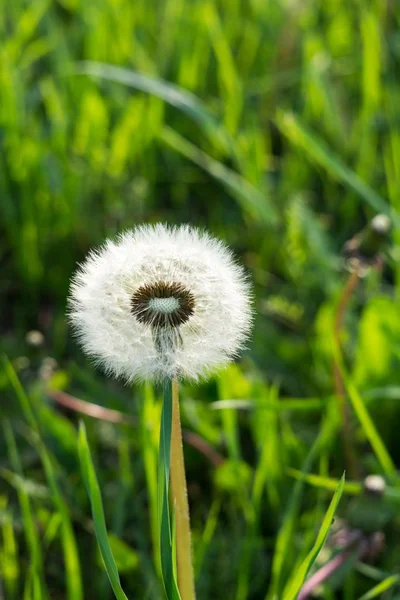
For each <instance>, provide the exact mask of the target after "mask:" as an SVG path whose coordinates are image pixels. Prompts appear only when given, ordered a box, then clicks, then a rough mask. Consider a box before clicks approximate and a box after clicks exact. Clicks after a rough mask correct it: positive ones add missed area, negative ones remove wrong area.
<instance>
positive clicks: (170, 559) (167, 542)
mask: <svg viewBox="0 0 400 600" xmlns="http://www.w3.org/2000/svg"><path fill="white" fill-rule="evenodd" d="M171 429H172V381H171V380H170V379H166V380H165V383H164V402H163V407H162V412H161V428H160V450H159V458H158V518H159V527H160V553H161V572H162V579H163V584H164V590H165V594H166V597H167V600H180V594H179V590H178V585H177V583H176V578H175V573H174V571H175V569H174V556H175V553H174V543H173V535H172V527H171V517H170V514H169V501H168V489H169V472H170V455H171Z"/></svg>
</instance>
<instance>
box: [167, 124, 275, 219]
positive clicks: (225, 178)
mask: <svg viewBox="0 0 400 600" xmlns="http://www.w3.org/2000/svg"><path fill="white" fill-rule="evenodd" d="M160 139H161V140H162V141H163V142H164V143H165V144H167V145H168V146H169V147H170V148H172V149H173V150H175V151H176V152H179V154H182V156H184V157H186V158H187V159H188V160H190V161H191V162H193V163H194V164H195V165H198V166H199V167H200V168H201V169H203V170H204V171H206V172H207V173H209V175H211V176H212V177H214V178H215V179H216V180H217V181H219V182H220V183H222V184H223V185H224V186H225V187H226V188H227V191H228V192H229V193H230V194H231V195H232V196H233V197H234V198H235V199H236V200H237V201H238V202H239V204H240V205H241V207H242V209H243V210H244V211H245V212H246V213H247V214H248V215H250V217H251V218H253V219H255V220H256V219H260V220H261V222H263V223H265V224H268V225H273V224H276V223H277V222H278V213H277V211H276V208H275V207H274V205H273V204H272V202H271V201H270V199H269V198H268V197H267V195H266V194H265V193H262V192H260V191H259V190H258V189H257V188H255V187H254V186H253V185H252V184H251V183H250V182H249V181H247V180H246V179H244V178H243V177H242V176H241V175H239V174H238V173H235V172H234V171H232V170H231V169H229V168H228V167H226V166H225V165H223V164H222V163H221V162H219V161H217V160H215V159H214V158H212V157H211V156H209V155H208V154H206V153H205V152H203V151H202V150H200V149H199V148H198V147H197V146H195V145H194V144H192V143H190V142H188V141H187V140H186V139H185V138H184V137H182V136H181V135H179V134H178V133H177V132H176V131H174V130H173V129H171V128H170V127H163V129H162V130H161V132H160Z"/></svg>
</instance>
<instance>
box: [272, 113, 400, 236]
mask: <svg viewBox="0 0 400 600" xmlns="http://www.w3.org/2000/svg"><path fill="white" fill-rule="evenodd" d="M276 124H277V126H278V127H279V129H280V130H281V131H282V133H283V134H284V135H285V136H286V137H287V138H288V139H289V140H290V141H291V142H292V143H293V144H295V145H296V146H299V147H300V148H302V149H303V150H304V151H305V152H306V153H307V154H308V156H309V157H310V158H311V160H313V161H314V162H316V163H317V164H319V165H320V166H322V167H323V168H324V169H326V170H327V171H328V173H330V174H331V175H332V177H334V178H335V179H337V180H338V181H340V182H342V183H343V184H345V185H346V186H347V187H348V188H350V189H351V190H353V191H354V192H356V194H357V195H358V196H360V198H362V199H363V200H364V201H365V202H367V204H369V205H370V206H371V207H372V208H373V209H374V210H376V211H378V212H381V213H384V214H386V215H391V217H392V219H393V220H395V221H396V224H397V225H399V224H400V217H399V216H398V215H397V214H396V213H394V212H393V211H391V209H390V206H389V204H388V203H387V202H386V201H385V200H384V199H383V198H382V197H381V196H380V195H379V194H378V193H377V192H375V191H374V190H373V189H372V188H371V187H370V186H369V185H367V184H366V183H365V181H363V180H362V179H361V178H360V177H359V176H358V175H357V174H356V173H354V171H352V170H351V169H350V168H349V167H347V166H346V165H345V164H344V163H343V162H342V161H341V160H340V158H338V156H337V155H336V154H334V153H333V152H332V150H331V149H330V148H329V147H328V146H326V145H325V144H324V143H323V142H322V141H321V140H320V139H319V138H318V137H317V136H316V135H315V134H314V133H312V132H311V131H309V130H308V129H307V128H306V127H305V126H304V125H303V124H302V123H301V122H300V121H299V119H298V118H297V117H296V115H295V114H293V113H291V112H286V111H282V110H280V111H278V113H277V116H276Z"/></svg>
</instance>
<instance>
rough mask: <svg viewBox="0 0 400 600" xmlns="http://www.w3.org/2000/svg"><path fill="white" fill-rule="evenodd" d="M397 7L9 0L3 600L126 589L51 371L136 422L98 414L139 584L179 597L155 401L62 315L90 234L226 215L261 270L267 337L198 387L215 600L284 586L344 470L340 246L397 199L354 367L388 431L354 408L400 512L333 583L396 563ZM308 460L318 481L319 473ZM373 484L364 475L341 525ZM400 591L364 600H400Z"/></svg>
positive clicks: (121, 559)
mask: <svg viewBox="0 0 400 600" xmlns="http://www.w3.org/2000/svg"><path fill="white" fill-rule="evenodd" d="M399 8H400V5H399V3H398V1H397V0H367V1H365V2H361V1H357V0H351V1H347V2H345V1H344V0H331V1H330V2H322V1H320V0H302V1H300V0H279V1H278V0H276V1H268V2H266V1H265V0H251V1H249V2H241V1H239V0H229V1H228V0H192V1H191V2H184V1H183V0H159V1H154V0H153V1H151V0H147V1H144V0H135V1H134V2H132V1H130V0H96V2H87V3H84V2H80V1H79V0H59V1H58V2H56V1H55V0H44V1H42V0H34V1H33V2H26V1H23V0H13V2H12V3H11V2H6V0H3V2H2V4H1V8H0V30H1V40H2V43H1V46H0V139H1V156H0V160H1V167H0V211H1V212H0V215H1V222H0V233H1V237H0V262H1V272H2V277H1V281H0V303H1V304H0V310H1V315H2V319H1V345H2V348H3V351H4V352H5V353H6V354H7V356H8V357H9V358H10V361H11V365H10V364H9V363H3V364H2V367H1V372H0V386H1V392H2V399H1V406H0V416H1V419H2V422H3V423H4V428H3V430H2V431H3V432H4V435H3V436H2V440H1V442H0V445H1V446H0V447H1V468H0V476H1V482H0V517H1V518H0V527H1V529H2V534H1V536H0V543H1V547H0V559H1V560H0V573H1V582H2V583H1V589H0V597H1V594H3V597H4V598H6V599H7V600H9V599H10V600H14V599H17V598H18V599H20V598H24V600H30V599H31V598H32V599H33V600H36V599H37V598H38V599H39V598H40V599H41V598H51V599H53V598H54V599H64V598H68V599H72V598H74V599H78V600H79V598H80V597H82V598H85V599H86V598H87V599H88V600H91V599H96V600H97V599H98V600H106V599H108V598H111V592H110V589H109V584H108V581H107V579H106V576H105V575H104V571H103V568H102V566H101V561H100V559H99V556H98V551H97V547H96V542H95V538H94V535H93V524H92V522H91V518H90V509H89V505H88V499H87V495H86V492H85V489H84V485H83V482H82V477H81V474H80V471H79V464H78V459H77V428H76V425H77V422H78V419H79V415H78V414H76V413H74V412H71V411H70V410H67V409H66V408H65V407H64V408H61V407H60V406H59V404H58V403H57V402H55V395H54V394H53V395H51V394H49V393H48V388H49V387H51V388H52V389H53V390H58V391H59V392H60V391H64V392H68V393H69V394H70V395H71V396H72V397H73V399H81V400H86V401H88V402H91V403H95V404H98V405H101V406H104V407H108V408H111V409H115V410H118V411H121V412H123V413H126V414H127V415H128V417H129V420H128V421H125V422H123V423H120V424H112V423H110V422H109V421H107V420H104V418H105V417H107V414H106V413H100V416H103V420H99V419H97V420H94V419H91V418H89V417H84V418H85V421H86V426H87V429H88V435H89V442H90V445H91V449H92V452H93V454H94V457H95V462H96V469H97V473H98V476H99V479H100V483H101V489H102V493H103V499H104V503H105V512H106V517H107V522H108V526H109V530H110V532H111V533H110V539H111V542H112V545H113V549H114V551H115V552H116V555H117V563H118V567H119V569H120V572H121V576H122V582H123V587H124V589H125V591H126V593H127V594H128V596H129V597H130V598H149V599H150V598H154V599H157V598H160V597H161V591H160V587H159V584H158V580H157V574H156V567H155V565H154V562H153V553H154V552H155V551H156V537H157V534H156V523H155V517H156V507H155V502H156V491H155V481H156V470H155V469H156V451H157V440H158V424H159V413H160V399H159V397H158V395H157V393H154V391H153V390H152V389H150V388H139V387H137V388H135V389H134V390H133V392H132V391H131V390H130V389H128V388H124V387H123V386H122V385H120V384H118V383H115V382H112V381H109V380H106V379H105V378H104V377H103V376H102V374H101V373H98V372H96V371H95V370H94V369H93V367H92V366H91V365H90V364H89V363H88V362H87V361H86V359H85V358H84V357H83V355H82V354H81V352H80V350H79V348H78V347H77V344H76V343H75V342H74V341H73V340H72V339H71V336H70V332H69V331H68V327H67V323H66V319H65V304H66V295H67V292H68V286H69V278H70V276H71V274H72V272H73V271H74V269H75V266H76V263H77V261H80V260H82V259H83V258H84V256H85V254H86V253H87V251H88V250H89V248H91V247H92V246H94V245H97V244H99V243H101V242H102V240H103V239H104V238H105V237H107V236H112V235H114V234H115V233H117V232H119V231H121V229H124V228H127V227H132V226H134V225H135V224H137V223H143V222H155V221H160V220H161V221H168V222H171V223H182V222H190V223H192V224H195V225H197V226H205V227H207V228H208V229H209V230H210V231H211V232H212V233H213V234H215V235H217V236H220V237H221V238H223V239H224V240H225V241H226V242H227V243H228V244H230V245H231V246H232V247H233V248H234V250H235V252H236V253H237V255H238V256H239V257H240V259H241V260H242V261H243V262H244V264H245V265H246V267H247V268H248V269H249V271H250V272H251V275H252V278H253V280H254V284H255V294H256V308H257V320H256V327H255V332H254V338H253V340H252V343H251V345H250V348H249V350H248V352H247V353H246V355H245V357H244V358H243V360H242V361H241V364H240V366H233V367H232V368H230V369H229V370H228V371H226V372H225V373H223V374H222V375H221V377H218V378H217V379H216V380H214V381H212V382H210V383H208V384H204V385H202V386H199V387H189V386H186V387H185V388H184V390H183V394H182V410H183V420H184V427H185V428H186V430H187V439H188V440H190V439H191V444H188V446H187V448H186V460H187V469H188V483H189V495H190V502H191V508H192V522H193V535H194V551H195V561H196V565H197V588H198V596H199V598H200V599H201V598H216V599H219V598H235V599H237V600H242V599H246V598H249V599H258V598H263V599H264V598H266V599H267V600H273V599H276V598H278V599H279V598H282V597H283V596H282V594H283V589H284V587H285V585H286V583H287V581H288V579H289V577H290V574H291V573H292V572H293V570H294V566H295V565H298V564H299V563H300V562H301V560H302V559H303V558H304V556H305V555H306V554H307V552H308V551H309V549H310V547H311V545H312V543H313V540H314V539H315V536H316V532H317V531H318V527H319V525H320V523H321V520H322V517H323V514H324V512H325V510H326V507H327V504H328V502H329V500H330V498H331V495H332V489H334V488H335V485H336V483H337V481H338V479H339V478H340V477H341V475H342V473H343V470H344V468H345V461H344V458H343V453H342V443H341V436H340V420H339V415H338V408H337V404H336V400H335V398H334V397H333V394H334V384H333V376H332V361H333V351H332V332H333V324H334V314H335V307H336V306H337V303H338V300H339V296H340V293H341V290H342V288H343V286H344V283H345V280H346V274H345V272H344V271H343V268H342V267H343V265H342V260H341V258H340V250H341V248H342V246H343V244H344V242H345V241H346V240H347V239H349V238H350V237H351V236H353V235H354V233H356V232H357V231H358V230H359V229H360V228H361V227H363V226H364V225H365V223H366V222H367V221H369V220H370V219H371V218H372V217H373V216H374V215H375V214H376V213H377V212H384V213H386V214H391V215H392V218H393V222H394V228H393V232H392V240H391V245H390V248H389V250H388V252H387V261H386V266H385V268H384V269H383V270H381V271H379V270H378V271H377V270H372V271H371V272H370V273H369V274H368V276H367V277H366V278H365V279H363V281H362V282H361V284H360V285H359V286H358V288H357V291H356V293H355V295H354V296H353V298H352V300H351V304H350V309H349V311H348V312H347V314H346V321H345V336H344V350H345V358H346V365H347V370H348V379H349V381H350V382H351V385H352V386H353V387H354V393H355V394H356V397H357V399H358V400H359V401H360V402H361V405H362V407H363V408H365V407H367V410H368V411H369V414H370V415H371V422H372V423H373V424H374V425H375V428H376V429H374V430H373V433H372V438H371V430H370V429H369V428H368V422H366V421H365V419H364V420H363V419H361V421H360V419H359V418H357V417H356V416H354V417H353V420H352V422H351V430H352V434H353V437H354V440H355V444H356V446H357V449H358V455H359V457H358V461H359V467H360V473H361V475H360V477H365V476H366V475H368V474H371V473H376V474H383V475H385V477H386V478H387V482H388V483H390V485H391V487H390V489H389V492H388V495H389V496H390V498H391V500H392V503H393V502H394V506H391V510H392V512H390V519H389V517H388V519H387V520H388V522H390V527H387V530H386V531H385V533H386V546H385V547H384V549H382V551H381V552H380V553H379V556H378V557H377V558H376V559H375V563H374V564H373V566H371V565H370V564H368V565H367V564H364V563H362V562H361V563H360V562H357V561H356V557H353V560H352V561H351V564H350V566H348V567H347V568H346V569H344V570H342V571H341V572H339V573H337V574H336V575H335V577H334V578H332V580H331V581H330V583H329V585H326V586H324V587H323V588H322V589H321V591H320V592H319V594H320V595H319V596H318V597H320V598H324V599H326V600H330V599H331V598H343V599H345V600H353V599H357V598H360V597H361V596H362V594H364V593H366V592H367V591H368V590H369V589H371V588H373V587H374V586H375V585H376V584H377V583H378V582H379V581H380V580H385V578H387V577H389V576H391V575H394V576H396V575H398V573H399V567H398V565H399V564H400V543H399V542H398V539H399V510H400V508H399V497H400V495H399V492H397V488H398V485H399V478H398V476H397V474H396V472H395V471H393V468H392V469H391V468H390V467H391V465H388V463H387V462H386V463H385V461H384V460H383V461H382V460H380V459H381V458H382V454H381V453H380V452H379V444H378V445H377V444H376V440H377V439H378V440H379V442H380V443H381V444H382V445H383V447H384V449H385V450H386V451H387V452H388V453H389V454H390V456H391V457H392V461H393V463H394V465H395V466H396V467H398V466H399V462H400V459H399V456H400V442H399V437H398V423H399V420H400V406H399V400H400V369H399V366H400V315H399V308H398V298H399V292H400V278H399V275H400V269H399V265H400V262H399V249H398V242H399V234H398V231H399V229H398V225H399V223H400V221H399V219H400V217H398V216H397V212H396V211H398V210H399V207H400V83H399V78H398V77H399V68H400V30H399V21H400V10H399ZM32 331H39V332H40V334H41V335H42V336H43V337H41V336H40V335H38V334H32ZM29 332H30V333H29ZM20 383H21V384H22V386H23V387H20ZM352 389H353V388H352ZM24 390H25V391H24ZM221 400H222V401H223V400H241V401H243V402H241V403H240V404H237V403H234V402H233V403H230V404H229V403H228V404H226V403H225V404H222V405H221V404H215V402H217V401H221ZM227 406H228V408H227ZM31 410H32V411H33V412H32V414H31V413H30V411H31ZM359 414H360V413H359V412H358V413H357V415H358V417H359ZM108 417H109V415H108ZM190 436H192V437H191V438H190ZM196 436H197V437H196ZM377 436H378V437H377ZM193 440H194V441H193ZM374 440H375V442H374ZM371 441H372V443H371ZM196 443H197V447H195V446H196ZM193 444H194V445H193ZM199 444H200V451H199V449H198V446H199ZM205 444H207V446H205ZM204 448H206V451H207V452H208V454H210V451H211V450H213V451H214V453H217V454H211V458H212V460H211V462H210V459H209V458H207V456H205V455H204ZM377 448H378V452H377ZM307 457H308V458H307ZM222 459H224V462H223V464H222ZM217 465H218V466H217ZM305 465H306V467H307V469H308V470H309V471H310V473H313V474H314V475H318V476H319V477H317V478H312V477H311V476H310V477H311V478H310V477H309V478H308V479H307V480H306V481H305V482H304V481H303V482H301V480H299V471H298V470H304V468H305ZM385 468H386V470H385ZM296 469H297V470H296ZM296 479H297V483H296ZM360 481H361V479H360ZM360 489H361V488H360V486H358V487H357V486H356V487H353V488H351V487H350V488H349V487H347V488H345V492H346V497H345V498H344V499H343V500H342V503H341V509H340V510H341V517H342V519H344V522H345V523H349V522H350V521H351V516H349V515H352V514H353V515H354V510H353V511H352V508H351V507H352V501H354V499H353V500H352V498H351V496H350V494H351V493H353V494H359V493H360ZM356 512H357V511H356ZM370 512H372V513H373V514H378V513H379V514H385V510H384V508H382V507H379V509H378V510H377V509H376V507H373V509H372V511H370ZM357 514H358V512H357ZM368 514H369V513H368ZM388 514H389V513H388ZM368 518H369V517H368ZM367 520H368V519H367ZM358 521H359V519H358ZM362 521H363V520H362ZM357 523H358V522H357ZM363 523H364V521H363ZM358 526H360V525H359V523H358V524H357V527H358ZM382 526H383V525H382V524H381V523H379V524H377V525H376V527H375V526H372V530H375V528H376V529H379V530H381V529H382ZM331 551H332V552H333V550H332V549H331ZM327 552H328V551H327V550H326V551H325V556H324V557H323V558H324V560H328V559H329V556H327ZM396 585H398V578H397V579H396V577H395V579H393V583H392V584H391V585H390V589H388V591H387V592H385V594H386V595H385V596H379V595H376V596H370V597H384V598H388V599H391V600H394V599H395V598H400V588H399V587H396ZM82 590H83V591H82ZM268 590H269V591H268Z"/></svg>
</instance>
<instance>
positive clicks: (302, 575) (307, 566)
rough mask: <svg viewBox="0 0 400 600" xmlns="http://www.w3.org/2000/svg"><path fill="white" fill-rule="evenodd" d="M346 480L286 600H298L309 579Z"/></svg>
mask: <svg viewBox="0 0 400 600" xmlns="http://www.w3.org/2000/svg"><path fill="white" fill-rule="evenodd" d="M344 479H345V477H344V474H343V476H342V478H341V480H340V483H339V486H338V488H337V490H336V492H335V494H334V496H333V498H332V501H331V503H330V505H329V507H328V510H327V511H326V514H325V517H324V519H323V521H322V525H321V527H320V530H319V533H318V536H317V539H316V540H315V544H314V545H313V547H312V548H311V550H310V552H309V553H308V555H307V556H306V558H305V559H304V561H303V562H302V564H301V565H300V567H299V569H298V570H297V572H296V573H295V574H294V576H293V578H292V579H291V581H289V583H288V584H287V586H286V588H285V591H284V595H283V598H284V600H296V598H297V595H298V593H299V591H300V589H301V586H302V585H303V583H304V581H305V579H306V577H307V574H308V572H309V570H310V568H311V567H312V565H313V564H314V562H315V559H316V558H317V556H318V554H319V552H320V550H321V548H322V546H323V545H324V543H325V540H326V538H327V536H328V533H329V529H330V526H331V524H332V521H333V518H334V516H335V512H336V509H337V507H338V504H339V501H340V498H341V496H342V493H343V488H344Z"/></svg>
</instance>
